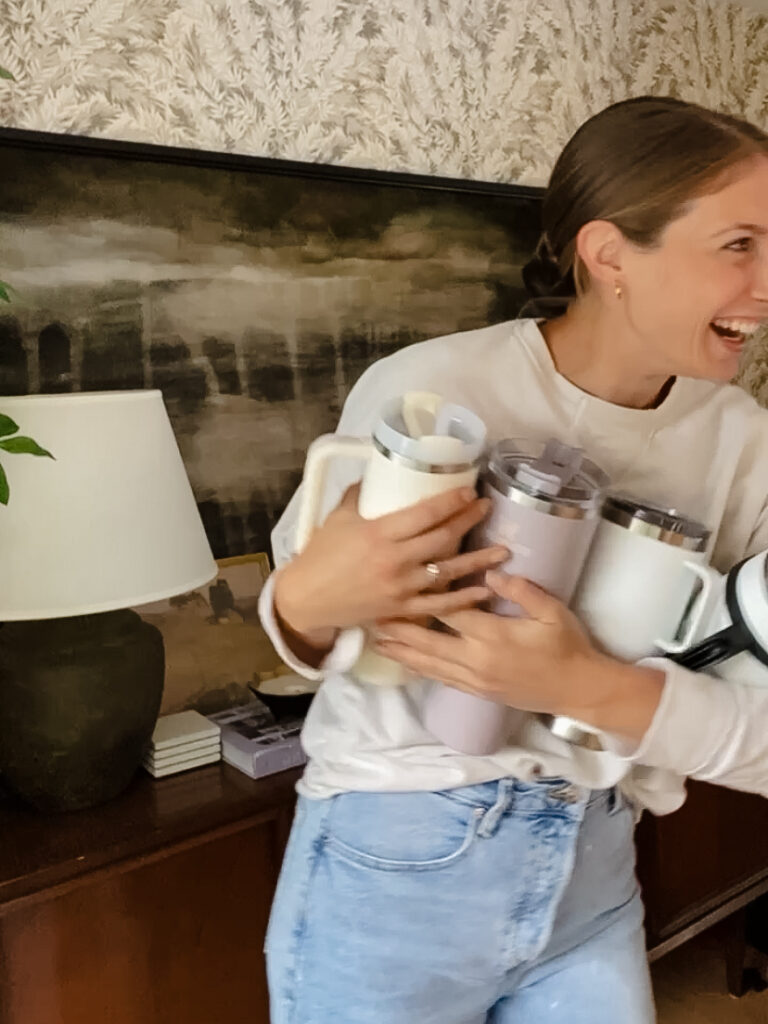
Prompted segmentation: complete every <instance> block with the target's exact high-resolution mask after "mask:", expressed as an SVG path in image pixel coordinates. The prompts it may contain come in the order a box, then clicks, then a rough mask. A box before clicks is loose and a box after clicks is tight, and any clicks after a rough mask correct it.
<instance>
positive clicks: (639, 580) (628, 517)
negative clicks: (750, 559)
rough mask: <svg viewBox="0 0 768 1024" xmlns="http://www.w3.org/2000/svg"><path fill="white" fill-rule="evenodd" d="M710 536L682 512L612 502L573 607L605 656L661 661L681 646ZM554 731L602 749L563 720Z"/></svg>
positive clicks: (633, 501) (623, 497)
mask: <svg viewBox="0 0 768 1024" xmlns="http://www.w3.org/2000/svg"><path fill="white" fill-rule="evenodd" d="M709 537H710V530H708V529H707V527H706V526H704V525H703V524H702V523H700V522H698V521H697V520H695V519H692V518H691V517H690V516H688V515H685V514H683V513H682V512H680V510H679V509H676V508H672V507H664V506H662V505H656V504H653V503H652V502H649V501H644V500H640V499H638V498H635V497H633V496H632V495H628V494H613V495H610V496H609V497H608V498H606V500H605V503H604V505H603V510H602V516H601V519H600V525H599V526H598V529H597V533H596V535H595V539H594V542H593V544H592V548H591V550H590V553H589V559H588V560H587V564H586V566H585V567H584V571H583V573H582V575H581V578H580V579H579V584H578V587H577V588H576V593H575V594H574V598H573V602H572V604H571V607H572V608H573V610H574V611H575V612H576V614H577V615H578V616H579V618H580V619H581V621H582V622H583V624H584V625H585V626H586V628H587V630H588V632H589V634H590V636H591V637H592V639H593V640H594V641H595V642H596V643H597V645H598V646H599V647H600V648H601V649H602V650H603V651H605V652H606V653H607V654H610V655H612V656H613V657H615V658H619V659H621V660H622V661H628V662H634V661H638V660H639V659H640V658H644V657H648V656H649V655H652V654H657V653H658V641H659V640H660V639H661V640H672V639H673V635H674V632H675V630H676V628H677V626H678V623H679V622H680V621H681V619H682V617H683V614H684V612H685V610H686V607H687V606H688V604H689V601H690V599H691V595H692V594H693V591H694V584H695V582H696V579H697V576H696V575H694V573H693V572H692V571H691V569H692V568H693V566H694V565H702V564H703V563H704V562H705V560H706V558H707V542H708V540H709ZM686 646H687V643H686ZM549 724H550V729H551V731H552V732H553V733H554V734H555V735H556V736H559V737H560V738H561V739H565V740H568V741H569V742H571V743H574V744H576V745H577V746H586V747H599V740H598V739H597V733H596V730H594V729H592V728H591V727H590V726H587V725H584V724H583V723H580V722H576V721H574V720H573V719H570V718H566V717H563V716H555V717H554V718H552V719H550V720H549Z"/></svg>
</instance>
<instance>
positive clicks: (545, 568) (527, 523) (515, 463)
mask: <svg viewBox="0 0 768 1024" xmlns="http://www.w3.org/2000/svg"><path fill="white" fill-rule="evenodd" d="M607 486H608V477H607V476H606V475H605V473H604V472H603V471H602V470H601V469H600V468H599V467H598V466H596V465H595V464H594V463H593V462H591V461H590V460H588V459H586V458H584V455H583V453H582V451H581V449H579V448H573V447H571V446H569V445H566V444H563V443H562V442H560V441H558V440H555V439H551V440H549V441H548V442H546V444H542V443H541V442H535V441H516V440H506V441H502V442H500V443H499V444H498V445H496V447H495V448H494V449H493V451H492V452H491V454H490V457H489V460H488V466H487V469H486V470H485V471H484V472H483V475H482V486H481V490H482V493H483V495H484V496H486V497H489V498H490V499H491V510H490V513H489V515H488V518H487V519H486V520H485V522H484V523H481V524H480V525H479V526H477V527H476V528H475V529H474V530H473V531H472V533H471V534H470V538H469V547H470V548H474V549H477V548H483V547H488V546H490V545H492V544H503V545H504V546H505V547H507V548H508V549H509V551H510V558H509V560H508V561H507V562H505V563H504V565H502V566H501V570H502V571H503V572H507V573H510V574H514V575H515V576H523V577H525V578H526V579H528V580H530V581H531V582H533V583H536V584H538V585H539V586H540V587H543V588H544V589H545V590H547V591H548V592H549V593H551V594H554V595H555V597H558V598H560V600H562V601H565V602H568V601H569V600H570V598H571V595H572V593H573V591H574V588H575V586H576V582H577V580H578V578H579V574H580V572H581V570H582V567H583V565H584V562H585V560H586V558H587V553H588V551H589V548H590V545H591V543H592V538H593V536H594V533H595V529H596V528H597V524H598V522H599V514H600V507H601V504H602V500H603V494H604V493H605V489H606V487H607ZM490 610H491V611H494V612H496V613H497V614H498V615H506V616H510V617H516V616H522V615H524V614H525V613H524V611H523V609H522V608H521V607H520V606H519V605H517V604H513V603H512V602H510V601H505V600H503V599H502V598H500V597H497V598H494V599H493V600H492V601H491V602H490ZM517 714H519V712H518V713H517ZM514 715H515V713H514V712H513V711H512V710H511V709H510V708H508V707H507V706H506V705H504V704H499V703H496V702H495V701H492V700H488V699H486V698H483V697H476V696H474V695H472V694H468V693H464V692H463V691H461V690H457V689H455V688H454V687H450V686H444V685H442V684H439V683H436V684H434V686H433V688H432V689H431V690H430V692H429V693H428V694H427V697H426V700H425V703H424V725H425V727H426V728H427V729H428V730H429V732H431V733H432V735H433V736H435V737H437V738H438V739H439V740H441V741H442V742H443V743H445V744H446V746H449V747H451V748H453V749H454V750H459V751H462V752H463V753H466V754H485V755H487V754H492V753H494V752H495V751H496V750H498V749H499V747H501V746H502V745H503V744H504V742H505V741H506V740H507V738H508V737H509V734H510V732H511V730H512V727H513V724H514Z"/></svg>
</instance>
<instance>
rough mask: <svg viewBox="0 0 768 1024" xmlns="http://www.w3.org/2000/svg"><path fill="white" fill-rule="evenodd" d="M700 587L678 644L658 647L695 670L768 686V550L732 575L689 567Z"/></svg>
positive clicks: (705, 567) (682, 623) (667, 642)
mask: <svg viewBox="0 0 768 1024" xmlns="http://www.w3.org/2000/svg"><path fill="white" fill-rule="evenodd" d="M686 564H687V567H688V568H689V569H690V570H691V571H692V573H693V577H692V578H693V580H695V581H696V584H697V586H696V589H695V590H694V591H693V596H692V598H691V601H690V602H689V604H688V607H687V608H686V610H685V613H684V615H683V617H682V619H681V620H680V622H679V626H678V628H677V629H676V630H675V636H674V639H673V640H671V641H670V640H667V639H666V638H664V637H662V638H660V639H659V640H658V641H657V646H658V647H660V648H661V650H662V651H663V652H665V654H666V656H667V657H668V658H669V659H670V660H671V661H676V662H678V664H680V665H684V666H685V667H686V668H689V669H692V670H694V671H701V670H707V671H711V672H713V674H714V675H716V676H720V678H722V679H725V680H729V679H733V680H734V681H737V682H740V683H747V684H748V685H751V686H762V687H765V686H768V551H762V552H760V554H758V555H752V556H751V557H750V558H746V559H744V561H743V562H739V564H738V565H735V566H734V567H733V568H732V569H731V570H730V572H728V573H725V574H723V573H719V572H717V571H716V570H715V569H713V568H712V567H711V566H708V565H699V564H697V563H695V562H688V563H686Z"/></svg>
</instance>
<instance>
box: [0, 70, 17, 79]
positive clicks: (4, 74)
mask: <svg viewBox="0 0 768 1024" xmlns="http://www.w3.org/2000/svg"><path fill="white" fill-rule="evenodd" d="M0 78H8V79H10V81H11V82H15V81H16V79H15V78H14V77H13V75H12V74H11V72H10V71H6V69H5V68H0Z"/></svg>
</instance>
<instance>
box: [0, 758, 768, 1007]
mask: <svg viewBox="0 0 768 1024" xmlns="http://www.w3.org/2000/svg"><path fill="white" fill-rule="evenodd" d="M298 774H299V773H298V772H297V771H291V772H285V773H282V774H280V775H275V776H272V777H270V778H268V779H265V780H261V781H253V780H251V779H249V778H247V777H246V776H245V775H242V774H241V773H239V772H237V771H235V770H233V769H231V768H228V767H227V766H226V765H223V764H218V765H212V766H209V767H206V768H199V769H196V770H195V771H191V772H187V773H185V774H183V775H178V776H175V777H171V778H168V779H162V780H157V781H156V780H153V779H151V778H150V777H149V776H147V775H145V774H144V773H143V772H142V773H140V774H139V776H138V777H137V778H136V780H135V781H134V783H133V784H132V786H131V787H130V789H129V790H128V791H127V792H126V793H124V794H123V795H122V796H121V797H119V798H118V799H117V800H114V801H112V802H111V803H109V804H106V805H104V806H103V807H99V808H95V809H93V810H88V811H81V812H78V813H75V814H68V815H61V816H56V817H46V816H42V815H39V814H37V813H36V812H34V811H32V810H29V809H27V808H25V807H22V806H20V805H18V804H17V803H16V802H15V801H13V800H12V799H10V798H7V797H6V798H4V799H0V836H2V841H0V1024H105V1022H109V1024H176V1022H177V1021H183V1022H184V1024H212V1022H215V1021H222V1024H223V1022H224V1021H226V1024H267V1021H268V1010H267V991H266V979H265V972H264V963H263V957H262V943H263V938H264V931H265V928H266V923H267V917H268V913H269V905H270V902H271V898H272V893H273V890H274V886H275V882H276V880H277V875H278V872H279V868H280V860H281V857H282V851H283V848H284V844H285V841H286V838H287V835H288V831H289V828H290V821H291V817H292V814H293V803H294V784H295V781H296V779H297V777H298ZM638 848H639V873H640V876H641V880H642V881H643V884H644V888H645V896H646V905H647V908H648V937H649V948H650V951H651V956H652V957H653V956H657V955H660V954H661V953H663V952H665V951H666V950H667V949H669V948H672V946H674V945H676V944H678V943H679V942H680V941H684V940H685V938H687V937H689V936H690V935H691V934H693V932H694V931H696V930H698V929H699V928H701V927H704V926H706V925H707V924H709V923H714V921H715V920H717V919H718V918H719V917H722V916H724V915H725V914H728V913H732V912H733V911H734V910H736V909H738V908H739V907H741V906H743V905H744V904H745V903H746V902H747V901H748V900H750V899H753V898H754V897H756V896H758V895H760V894H761V893H762V892H766V891H768V801H765V800H762V799H759V798H757V797H749V796H745V795H743V794H739V793H730V792H728V791H726V790H722V789H716V788H714V787H711V786H703V785H691V787H690V798H689V801H688V803H687V804H686V806H685V807H684V808H683V810H681V811H679V812H678V813H677V814H675V815H672V816H670V817H667V818H660V819H653V818H650V817H648V816H646V817H645V818H644V819H643V821H642V823H641V825H640V828H639V830H638Z"/></svg>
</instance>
